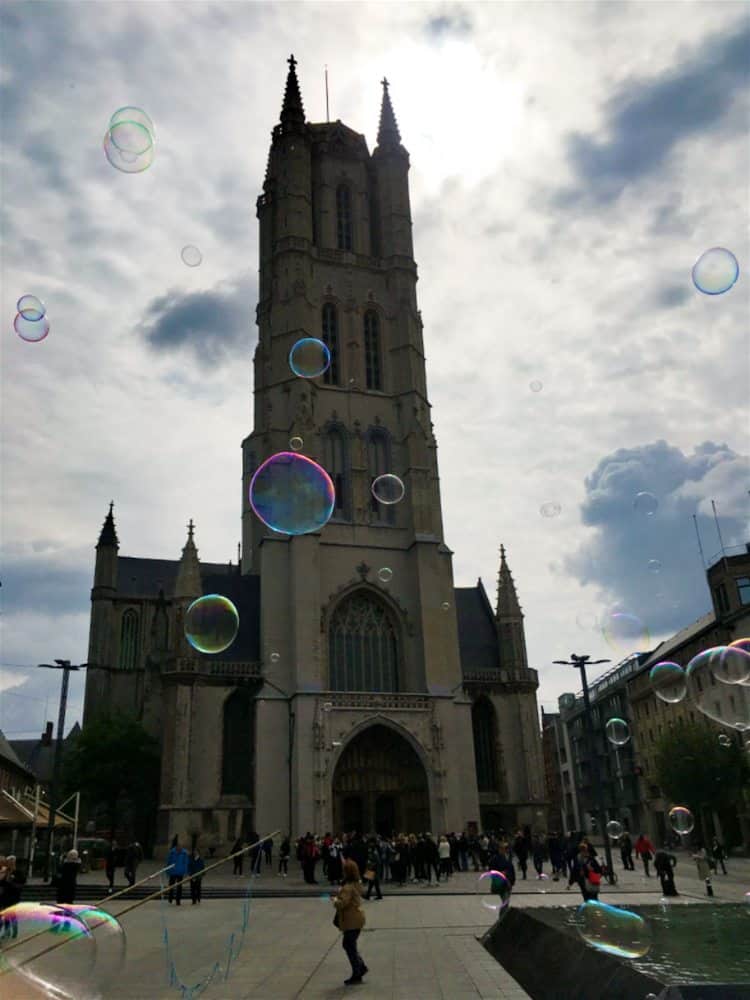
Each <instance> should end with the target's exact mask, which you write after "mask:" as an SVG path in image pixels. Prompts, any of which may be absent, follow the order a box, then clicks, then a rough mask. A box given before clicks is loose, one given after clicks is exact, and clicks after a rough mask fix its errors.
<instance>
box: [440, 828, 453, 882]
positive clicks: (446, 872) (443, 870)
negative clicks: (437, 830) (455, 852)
mask: <svg viewBox="0 0 750 1000" xmlns="http://www.w3.org/2000/svg"><path fill="white" fill-rule="evenodd" d="M438 854H439V856H440V874H441V875H442V876H443V877H444V878H445V879H448V878H449V877H450V868H451V845H450V844H449V843H448V838H447V837H446V836H445V834H443V836H442V837H441V838H440V841H439V843H438Z"/></svg>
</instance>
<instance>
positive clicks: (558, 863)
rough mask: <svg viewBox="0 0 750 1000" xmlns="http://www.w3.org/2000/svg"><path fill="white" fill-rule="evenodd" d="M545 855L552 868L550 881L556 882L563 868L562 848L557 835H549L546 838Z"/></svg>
mask: <svg viewBox="0 0 750 1000" xmlns="http://www.w3.org/2000/svg"><path fill="white" fill-rule="evenodd" d="M547 853H548V854H549V863H550V865H551V866H552V881H553V882H558V881H559V879H560V872H561V871H562V866H563V848H562V844H561V842H560V835H559V834H558V833H556V832H555V833H551V834H550V835H549V837H548V838H547Z"/></svg>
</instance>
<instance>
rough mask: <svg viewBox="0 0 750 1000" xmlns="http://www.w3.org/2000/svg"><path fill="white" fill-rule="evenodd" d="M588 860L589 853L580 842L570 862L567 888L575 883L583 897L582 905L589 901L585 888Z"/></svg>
mask: <svg viewBox="0 0 750 1000" xmlns="http://www.w3.org/2000/svg"><path fill="white" fill-rule="evenodd" d="M588 859H589V852H588V849H587V847H586V844H585V843H584V842H583V841H581V843H580V844H579V845H578V850H577V852H576V854H575V856H574V857H573V859H572V860H571V862H570V875H569V876H568V885H567V888H568V889H570V887H571V886H572V885H573V883H575V884H576V885H577V886H578V888H579V889H580V890H581V896H582V897H583V901H584V903H585V902H586V901H587V900H588V899H589V893H588V889H587V886H586V866H587V863H588Z"/></svg>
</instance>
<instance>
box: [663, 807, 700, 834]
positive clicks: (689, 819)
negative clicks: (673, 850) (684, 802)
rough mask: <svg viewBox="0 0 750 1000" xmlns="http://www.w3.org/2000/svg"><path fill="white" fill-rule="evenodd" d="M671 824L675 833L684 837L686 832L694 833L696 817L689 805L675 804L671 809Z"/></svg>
mask: <svg viewBox="0 0 750 1000" xmlns="http://www.w3.org/2000/svg"><path fill="white" fill-rule="evenodd" d="M669 825H670V826H671V827H672V829H673V830H674V832H675V833H679V835H680V836H681V837H684V836H685V835H686V834H688V833H692V831H693V827H694V826H695V817H694V816H693V814H692V813H691V811H690V810H689V809H688V807H687V806H673V807H672V808H671V809H670V810H669Z"/></svg>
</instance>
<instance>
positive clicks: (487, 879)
mask: <svg viewBox="0 0 750 1000" xmlns="http://www.w3.org/2000/svg"><path fill="white" fill-rule="evenodd" d="M511 892H512V886H511V884H510V882H509V880H508V878H507V877H506V876H505V875H504V874H503V873H502V872H498V871H494V870H490V871H488V872H482V874H481V875H480V876H479V878H478V879H477V886H476V893H477V898H478V899H479V901H480V902H481V904H482V906H483V907H484V908H485V909H486V910H491V911H492V912H493V913H496V914H497V919H498V920H500V919H501V918H502V917H503V916H504V915H505V913H506V911H507V909H508V906H509V905H510V896H511Z"/></svg>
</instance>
